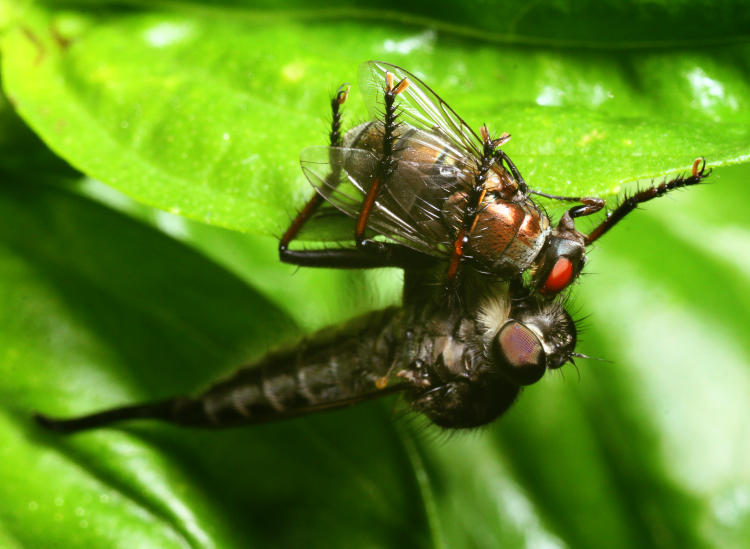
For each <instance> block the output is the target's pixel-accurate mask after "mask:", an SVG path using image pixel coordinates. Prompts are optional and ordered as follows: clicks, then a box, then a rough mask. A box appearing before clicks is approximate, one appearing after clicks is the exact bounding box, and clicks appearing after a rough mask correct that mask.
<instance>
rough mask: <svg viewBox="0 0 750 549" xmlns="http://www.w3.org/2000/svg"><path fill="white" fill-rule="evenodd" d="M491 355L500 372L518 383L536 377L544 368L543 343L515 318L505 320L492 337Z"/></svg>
mask: <svg viewBox="0 0 750 549" xmlns="http://www.w3.org/2000/svg"><path fill="white" fill-rule="evenodd" d="M492 352H493V358H494V360H495V362H496V363H497V365H498V367H499V368H500V372H501V373H502V374H503V375H505V376H506V377H507V378H508V379H509V380H510V381H512V382H513V383H516V384H518V385H531V384H532V383H536V382H537V381H539V380H540V379H541V378H542V376H543V375H544V372H545V370H546V369H547V357H546V355H545V352H544V346H543V345H542V342H541V341H540V340H539V338H538V337H537V335H536V334H535V333H534V332H533V331H531V330H530V329H529V328H528V327H526V326H524V325H523V324H521V323H520V322H518V321H516V320H511V321H509V322H506V323H505V325H503V327H502V328H500V331H499V332H498V333H497V335H496V336H495V338H494V340H493V345H492Z"/></svg>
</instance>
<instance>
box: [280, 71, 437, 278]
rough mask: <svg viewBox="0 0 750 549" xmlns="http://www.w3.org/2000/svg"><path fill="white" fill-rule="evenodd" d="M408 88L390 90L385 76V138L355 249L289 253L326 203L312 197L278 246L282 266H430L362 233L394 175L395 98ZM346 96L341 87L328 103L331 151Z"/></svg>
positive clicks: (428, 260) (334, 176)
mask: <svg viewBox="0 0 750 549" xmlns="http://www.w3.org/2000/svg"><path fill="white" fill-rule="evenodd" d="M408 85H409V81H408V80H406V79H404V80H402V81H401V82H399V83H398V84H397V85H396V86H395V87H394V86H393V75H391V74H390V73H387V74H386V91H385V97H386V116H385V134H384V138H383V156H382V158H381V161H380V162H379V165H378V168H377V174H376V177H375V178H374V180H373V184H372V186H371V187H370V189H369V190H368V192H367V195H366V196H365V200H364V203H363V206H362V210H361V212H360V215H359V218H358V219H357V225H356V228H355V242H356V247H355V248H327V249H322V250H290V249H289V244H290V242H291V241H292V240H294V239H295V238H296V237H297V235H298V234H299V231H300V230H301V229H302V227H303V226H304V225H305V223H307V222H308V221H309V220H310V219H311V218H312V216H313V214H315V212H316V211H317V209H318V208H319V207H320V205H321V204H322V203H323V202H324V201H325V200H324V198H323V197H322V196H321V195H320V194H318V193H315V195H313V197H312V198H311V199H310V200H309V201H308V203H307V204H305V206H304V207H303V208H302V210H301V211H300V213H299V214H298V215H297V217H296V218H295V219H294V221H293V222H292V224H291V225H290V226H289V228H288V229H287V231H286V232H285V233H284V236H282V237H281V241H280V242H279V258H280V259H281V261H283V262H285V263H292V264H294V265H300V266H304V267H328V268H335V269H373V268H379V267H400V268H405V269H408V268H416V267H425V266H427V265H430V264H432V263H433V262H434V261H435V259H434V258H432V257H430V256H428V255H426V254H423V253H420V252H417V251H414V250H412V249H411V248H407V247H406V246H402V245H400V244H395V243H391V242H378V241H373V240H369V239H366V238H365V229H366V228H367V219H368V218H369V215H370V212H371V211H372V208H373V206H374V204H375V199H376V197H377V194H378V190H379V188H380V182H381V181H383V180H384V179H387V178H388V177H389V176H390V174H391V172H392V171H393V158H392V156H393V145H394V142H395V136H394V135H393V132H394V130H395V129H396V127H397V125H396V122H395V119H396V106H395V104H394V100H395V97H396V96H397V95H398V94H399V93H401V92H402V91H403V90H404V89H406V87H407V86H408ZM348 93H349V85H348V84H344V85H342V86H341V87H340V88H339V90H338V92H337V93H336V95H335V96H334V97H333V98H332V99H331V111H332V113H333V118H332V123H331V132H330V134H329V137H330V146H331V147H332V148H335V147H341V144H342V136H341V110H340V107H341V105H342V104H343V103H344V102H345V101H346V98H347V96H348ZM331 165H332V166H334V168H333V169H334V171H333V172H332V173H331V174H330V175H329V178H330V183H331V184H332V185H338V183H339V182H340V181H341V179H340V176H341V174H340V173H339V170H340V169H341V168H340V166H339V165H338V163H334V162H331Z"/></svg>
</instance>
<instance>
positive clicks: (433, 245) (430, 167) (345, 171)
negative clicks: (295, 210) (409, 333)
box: [300, 147, 465, 257]
mask: <svg viewBox="0 0 750 549" xmlns="http://www.w3.org/2000/svg"><path fill="white" fill-rule="evenodd" d="M300 163H301V164H302V171H303V172H304V174H305V176H306V177H307V179H308V181H310V183H311V184H312V186H313V187H315V189H316V190H317V192H318V193H319V194H320V195H321V196H323V198H325V200H326V201H327V202H328V203H329V204H331V205H332V206H334V207H335V208H336V209H337V210H339V211H340V212H342V213H344V214H345V215H347V216H349V217H351V218H353V219H356V218H358V217H359V213H360V210H361V208H362V202H363V200H364V197H365V195H366V194H367V191H368V190H369V188H370V186H371V185H372V183H373V177H374V176H373V174H374V173H376V171H377V169H376V168H377V164H378V158H377V157H376V156H375V155H374V154H373V153H372V152H370V151H367V150H364V149H357V148H346V147H309V148H307V149H305V150H303V151H302V154H301V158H300ZM462 177H464V175H463V173H462V171H461V170H460V169H459V168H457V167H455V166H451V167H448V166H438V165H436V164H434V163H430V164H427V163H419V162H411V161H406V160H400V161H398V162H397V163H396V166H395V169H394V172H393V174H392V176H391V177H390V178H389V180H388V181H386V182H384V183H381V187H380V190H379V193H378V197H377V198H376V200H375V204H374V206H373V209H372V211H371V213H370V217H369V218H368V222H367V227H368V229H369V230H371V231H374V232H375V233H377V234H380V235H382V236H384V237H386V238H388V239H389V240H391V241H394V242H397V243H400V244H403V245H405V246H408V247H409V248H412V249H414V250H417V251H420V252H422V253H425V254H428V255H432V256H437V257H444V256H447V255H449V254H450V250H451V243H452V240H453V236H452V235H454V234H456V231H457V226H458V224H459V223H460V216H455V215H450V211H448V210H446V206H448V205H450V197H451V195H452V193H454V192H455V190H456V189H458V188H462V187H465V183H464V182H463V181H462V180H461V178H462ZM352 232H354V225H353V224H352Z"/></svg>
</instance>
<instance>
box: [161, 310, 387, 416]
mask: <svg viewBox="0 0 750 549" xmlns="http://www.w3.org/2000/svg"><path fill="white" fill-rule="evenodd" d="M394 313H395V310H393V309H387V310H385V311H379V312H377V313H373V314H371V315H368V316H367V317H363V318H360V319H357V320H355V321H354V322H353V323H351V324H349V325H347V326H346V328H345V329H344V330H343V332H342V331H336V332H330V333H323V334H317V335H316V337H315V339H314V340H311V341H309V342H305V343H303V344H302V345H301V346H299V347H297V348H295V349H291V350H287V351H279V352H272V353H271V354H269V355H267V356H266V357H264V358H263V359H262V361H261V362H260V363H258V364H254V365H253V366H252V367H248V368H243V369H241V370H239V371H237V372H235V373H234V374H233V375H232V377H230V378H229V379H227V380H225V381H222V382H219V383H217V384H216V385H214V386H212V387H211V388H209V389H208V390H207V391H205V392H204V393H203V394H201V395H199V396H198V397H196V398H178V399H175V400H174V401H172V409H171V413H170V416H171V417H170V418H169V419H170V420H172V421H174V422H176V423H180V424H183V425H196V426H207V427H210V426H231V425H239V424H252V423H261V422H265V421H273V420H277V419H285V418H290V417H295V416H298V415H302V414H305V413H308V412H313V411H320V410H325V409H330V408H340V407H344V406H347V405H349V404H354V403H356V402H359V401H362V400H365V399H368V398H375V397H379V396H382V395H383V394H386V393H388V392H391V391H394V390H396V387H394V386H393V385H391V386H386V387H383V388H378V386H377V385H376V383H377V382H378V380H380V379H381V378H383V377H384V376H386V375H387V374H388V370H389V366H390V365H391V363H392V361H393V355H394V352H395V346H394V344H393V343H394V341H393V339H394V337H396V338H397V337H398V336H397V334H396V333H395V332H396V330H394V326H392V321H393V317H394Z"/></svg>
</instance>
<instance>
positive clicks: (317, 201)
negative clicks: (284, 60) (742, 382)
mask: <svg viewBox="0 0 750 549" xmlns="http://www.w3.org/2000/svg"><path fill="white" fill-rule="evenodd" d="M349 88H350V86H349V84H342V85H341V86H339V89H338V90H337V91H336V94H335V95H334V96H333V97H332V98H331V114H332V116H331V131H330V133H329V134H328V137H329V139H330V143H331V145H330V146H331V147H340V146H341V141H342V137H341V118H342V114H341V105H343V104H344V102H345V101H346V98H347V97H349ZM331 181H334V182H336V181H338V174H331ZM322 203H323V197H322V196H320V195H319V194H318V193H317V192H316V193H315V194H313V196H312V198H310V200H309V201H308V202H307V204H305V205H304V207H303V208H302V210H300V212H299V213H298V214H297V217H295V218H294V221H292V224H291V225H289V228H288V229H287V230H286V232H285V233H284V236H282V237H281V240H280V241H279V257H280V259H281V261H284V262H287V263H294V264H299V263H298V262H297V261H296V260H295V259H296V254H295V253H294V252H291V250H289V243H290V242H291V241H292V240H294V239H295V238H297V235H298V234H299V232H300V230H302V227H303V226H304V225H305V223H307V222H308V221H309V220H310V219H311V218H312V216H313V214H314V213H315V212H316V211H317V209H318V208H319V207H320V205H321V204H322Z"/></svg>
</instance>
